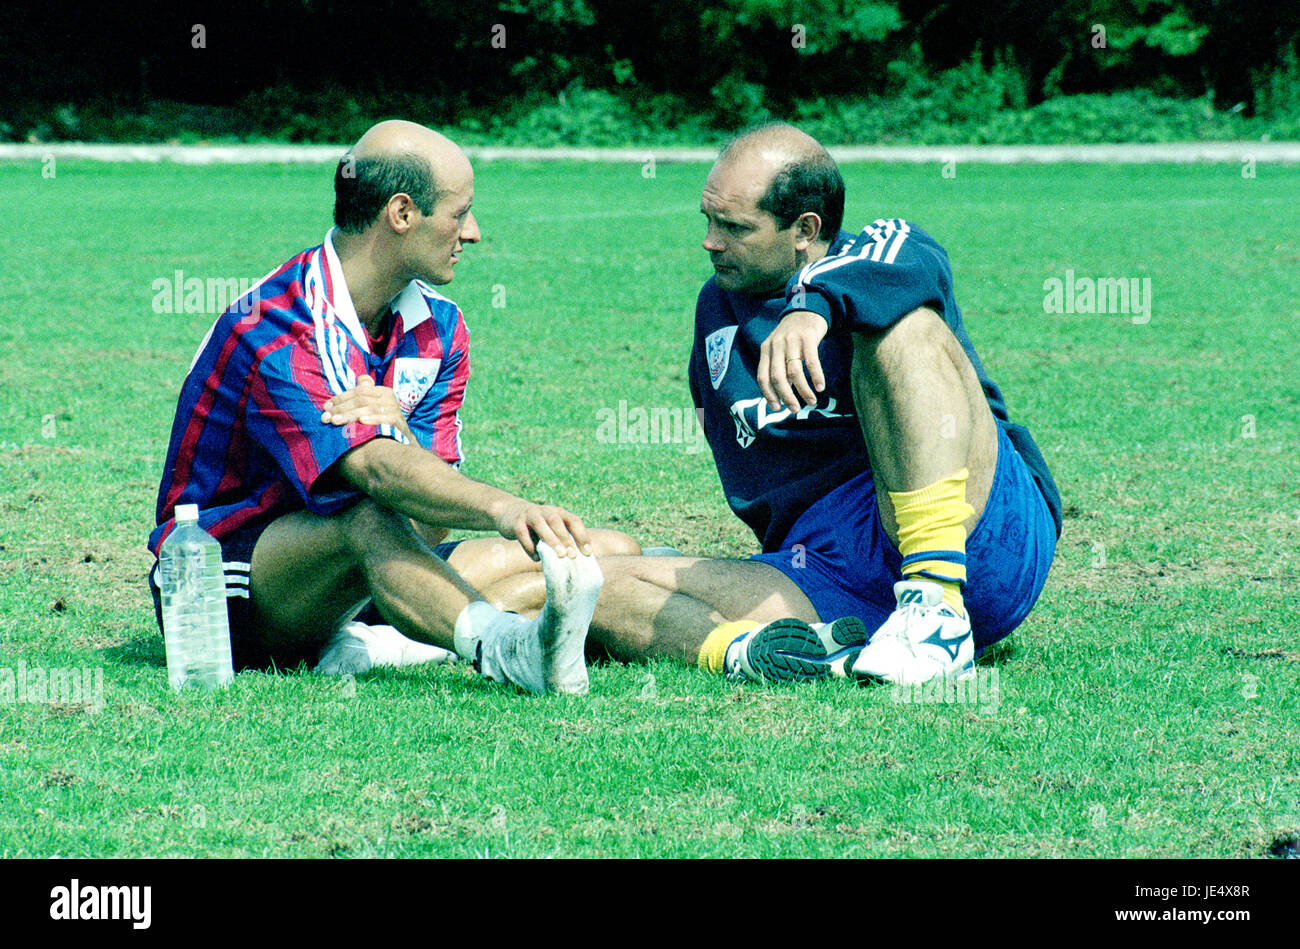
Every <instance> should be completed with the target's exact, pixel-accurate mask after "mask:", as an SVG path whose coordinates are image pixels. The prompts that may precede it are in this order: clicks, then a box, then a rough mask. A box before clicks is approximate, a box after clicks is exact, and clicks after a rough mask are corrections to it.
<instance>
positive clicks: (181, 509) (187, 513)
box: [176, 504, 199, 524]
mask: <svg viewBox="0 0 1300 949" xmlns="http://www.w3.org/2000/svg"><path fill="white" fill-rule="evenodd" d="M198 519H199V506H198V505H197V504H178V505H176V523H177V524H179V523H181V521H197V520H198Z"/></svg>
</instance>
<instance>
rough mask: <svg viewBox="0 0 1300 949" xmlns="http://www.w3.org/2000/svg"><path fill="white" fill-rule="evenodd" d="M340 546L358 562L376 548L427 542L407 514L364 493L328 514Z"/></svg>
mask: <svg viewBox="0 0 1300 949" xmlns="http://www.w3.org/2000/svg"><path fill="white" fill-rule="evenodd" d="M331 520H333V521H334V522H335V525H336V532H337V536H338V539H339V543H340V546H341V547H342V549H343V550H344V551H345V552H346V553H347V554H348V555H349V556H350V558H351V559H352V562H353V563H354V564H356V565H358V566H360V565H362V564H364V563H365V561H366V558H367V557H369V556H373V555H375V554H377V553H379V552H380V551H384V550H387V549H391V548H392V547H393V546H394V545H396V546H401V547H411V546H416V547H419V546H427V545H425V544H424V541H423V539H422V538H421V537H420V536H419V535H418V534H417V533H416V530H415V526H414V525H413V524H412V523H411V520H410V518H408V517H406V516H404V515H402V514H399V513H398V512H396V511H394V510H393V509H392V508H389V507H385V506H384V505H382V504H380V503H379V502H377V501H375V500H373V499H372V498H368V497H364V498H362V499H361V500H360V501H358V502H357V503H356V504H354V505H352V506H351V507H350V508H348V509H347V510H346V511H343V512H342V513H340V514H337V515H334V517H333V518H331Z"/></svg>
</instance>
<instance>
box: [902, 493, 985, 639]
mask: <svg viewBox="0 0 1300 949" xmlns="http://www.w3.org/2000/svg"><path fill="white" fill-rule="evenodd" d="M969 474H970V472H969V471H968V470H967V469H965V468H962V469H961V470H960V471H958V472H957V473H956V474H952V475H949V476H948V477H946V478H941V479H940V480H938V481H936V482H934V484H928V485H926V486H925V487H924V488H918V489H917V490H915V491H890V492H889V499H890V500H891V501H893V502H894V518H895V519H896V520H897V521H898V552H899V553H900V554H902V555H903V569H902V573H903V579H904V580H910V579H913V578H916V579H925V580H933V581H934V582H935V583H938V584H939V585H940V586H942V587H943V598H944V600H946V601H947V602H948V605H949V606H951V607H952V608H953V609H955V610H956V611H957V612H958V613H960V614H961V615H962V616H965V615H966V604H965V602H964V601H963V600H962V596H961V588H962V586H963V584H965V583H966V526H965V522H966V519H967V518H968V517H970V516H971V515H972V514H974V513H975V509H974V508H973V507H971V506H970V505H969V504H967V503H966V478H967V477H968V476H969Z"/></svg>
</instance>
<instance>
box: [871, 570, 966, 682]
mask: <svg viewBox="0 0 1300 949" xmlns="http://www.w3.org/2000/svg"><path fill="white" fill-rule="evenodd" d="M894 599H895V601H896V603H897V609H895V610H894V612H893V613H892V614H890V617H889V619H887V620H885V622H884V623H883V624H882V625H881V627H880V628H879V629H878V630H876V631H875V633H873V634H872V636H871V640H870V642H868V643H867V646H866V648H865V649H863V650H862V652H861V653H860V654H859V655H858V658H857V659H856V660H855V661H854V663H853V673H854V674H855V675H858V676H861V677H863V678H870V679H881V680H883V681H885V682H891V683H898V684H901V685H920V684H921V683H923V682H929V681H930V680H931V679H933V678H936V677H938V676H943V677H945V678H949V679H968V678H970V677H971V676H973V675H974V674H975V637H974V636H973V635H971V627H970V620H969V619H967V618H966V617H964V616H960V615H958V613H957V611H956V610H954V609H953V608H952V607H951V606H949V605H948V604H947V602H946V601H945V600H944V598H943V587H941V586H940V585H939V584H937V583H932V582H930V581H928V580H900V581H899V582H898V583H895V584H894Z"/></svg>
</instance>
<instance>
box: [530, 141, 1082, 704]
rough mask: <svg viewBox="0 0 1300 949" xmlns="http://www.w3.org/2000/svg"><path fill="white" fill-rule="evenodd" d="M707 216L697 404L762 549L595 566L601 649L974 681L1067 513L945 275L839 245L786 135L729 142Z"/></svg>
mask: <svg viewBox="0 0 1300 949" xmlns="http://www.w3.org/2000/svg"><path fill="white" fill-rule="evenodd" d="M700 210H701V212H702V213H703V214H704V217H705V219H706V221H707V230H706V234H705V238H704V245H703V246H704V249H705V250H706V251H708V253H709V259H710V261H711V263H712V264H713V270H714V275H713V277H712V278H711V279H710V280H709V281H708V282H707V283H706V284H705V285H704V288H703V290H701V292H700V295H699V299H698V303H697V305H696V314H695V346H694V350H693V352H692V354H691V359H690V368H689V374H690V384H691V392H692V396H693V398H694V401H695V405H696V407H697V409H698V410H699V411H700V412H701V415H702V419H703V424H704V432H705V436H706V437H707V439H708V441H709V445H710V447H711V449H712V451H713V457H714V461H715V463H716V465H717V468H718V473H719V476H720V477H721V480H722V486H723V490H724V492H725V494H726V496H727V501H728V504H729V505H730V506H731V508H732V510H733V511H734V512H735V513H736V515H737V516H739V517H740V518H741V519H742V520H743V521H744V522H745V523H746V524H747V525H748V526H749V527H750V528H751V529H752V530H753V531H754V533H755V535H756V536H757V538H758V540H759V541H760V542H761V543H762V546H763V552H762V553H760V554H757V555H756V556H754V557H751V558H750V559H748V560H709V559H695V558H673V557H665V558H642V557H632V558H617V557H616V558H612V559H602V561H601V565H602V568H603V570H604V572H605V576H606V583H605V590H604V593H603V594H602V595H601V597H600V601H599V603H598V604H597V608H596V614H595V618H594V620H593V623H592V637H593V639H594V640H598V641H600V642H601V643H603V644H604V645H605V646H606V647H607V648H608V649H609V650H610V651H611V652H613V653H614V654H615V655H618V656H622V657H624V658H641V657H647V656H661V655H665V656H677V657H680V658H683V659H686V660H687V661H692V662H696V663H698V664H699V665H700V666H701V667H702V668H705V669H708V670H711V671H715V672H724V673H726V674H728V675H731V676H743V677H748V678H753V679H762V680H799V679H818V678H823V677H827V676H853V677H856V678H862V679H875V680H884V681H888V682H895V683H905V684H917V683H922V682H926V681H930V680H931V679H935V678H937V677H944V678H962V677H967V676H970V675H971V674H972V673H973V660H974V657H975V656H976V655H977V654H978V651H979V650H981V649H982V648H984V647H986V646H988V645H989V644H991V643H993V642H995V641H997V640H998V639H1000V638H1002V637H1003V636H1005V635H1007V633H1009V632H1010V631H1011V630H1012V629H1014V628H1015V627H1016V626H1017V625H1018V624H1019V623H1020V622H1021V620H1023V619H1024V617H1025V615H1026V614H1027V613H1028V612H1029V609H1030V607H1031V606H1032V605H1033V604H1034V602H1035V600H1036V599H1037V597H1038V594H1039V592H1040V591H1041V589H1042V586H1043V583H1044V582H1045V580H1046V577H1047V571H1048V568H1049V567H1050V565H1051V562H1052V557H1053V554H1054V551H1055V545H1056V539H1057V537H1058V535H1059V533H1060V499H1059V496H1058V494H1057V491H1056V487H1055V485H1054V483H1053V481H1052V476H1051V474H1050V472H1049V471H1048V469H1047V466H1046V464H1045V463H1044V462H1043V459H1042V456H1041V454H1040V453H1039V452H1038V450H1037V448H1036V447H1035V446H1034V442H1033V439H1032V438H1031V437H1030V436H1029V433H1028V432H1027V431H1026V430H1025V429H1024V428H1023V427H1021V426H1018V425H1013V424H1011V422H1010V421H1009V419H1008V416H1007V411H1006V407H1005V405H1004V403H1003V401H1002V396H1001V393H1000V392H999V390H998V387H997V386H996V385H994V383H993V382H992V381H991V380H990V379H989V378H988V376H987V375H986V374H985V372H984V369H983V367H982V365H981V364H980V360H979V357H978V356H977V355H976V353H975V349H974V347H973V346H972V344H971V341H970V338H969V336H968V335H967V333H966V330H965V328H964V326H963V324H962V317H961V310H960V309H959V307H958V306H957V301H956V299H955V297H954V296H953V281H952V271H951V270H950V268H949V265H948V258H947V254H946V253H945V252H944V250H943V248H942V247H940V246H939V244H938V243H936V242H935V241H934V239H933V238H931V237H930V236H929V235H928V234H926V233H925V232H924V231H922V230H921V229H919V228H917V227H915V226H914V225H911V224H909V223H907V222H906V221H902V220H898V219H882V220H877V221H876V222H875V223H874V224H872V225H871V226H870V227H867V228H866V229H865V230H863V231H862V232H861V233H860V234H858V235H857V236H856V237H855V236H853V235H852V234H849V233H846V232H843V231H841V230H840V224H841V219H842V217H843V211H844V183H843V180H842V179H841V177H840V173H839V170H838V169H837V168H836V166H835V163H834V161H832V160H831V158H830V156H829V155H828V154H827V153H826V151H825V149H823V148H822V147H821V145H819V144H818V143H817V142H816V141H815V140H813V139H812V138H810V137H809V136H807V135H805V134H803V133H802V132H800V131H798V130H797V129H795V128H793V127H791V126H788V125H772V126H768V127H765V128H761V129H758V130H755V131H753V132H751V133H748V134H745V135H742V136H741V137H739V138H737V139H736V140H735V141H733V142H732V143H731V144H730V145H729V146H728V147H727V148H726V150H725V151H724V152H723V153H722V155H721V156H720V157H719V159H718V161H717V163H716V164H715V165H714V166H713V168H712V170H711V171H710V172H709V176H708V179H707V181H706V182H705V185H704V192H703V196H702V199H701V203H700ZM507 605H510V604H509V601H507ZM519 605H520V606H524V607H526V606H527V604H526V603H521V604H519ZM868 641H869V645H868ZM864 647H865V648H864Z"/></svg>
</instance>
